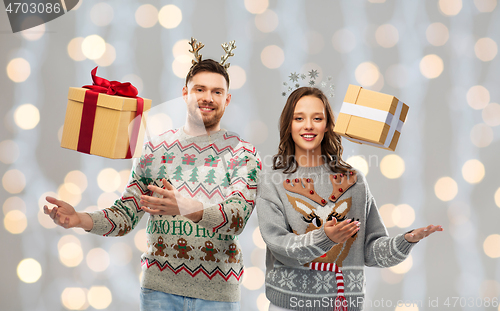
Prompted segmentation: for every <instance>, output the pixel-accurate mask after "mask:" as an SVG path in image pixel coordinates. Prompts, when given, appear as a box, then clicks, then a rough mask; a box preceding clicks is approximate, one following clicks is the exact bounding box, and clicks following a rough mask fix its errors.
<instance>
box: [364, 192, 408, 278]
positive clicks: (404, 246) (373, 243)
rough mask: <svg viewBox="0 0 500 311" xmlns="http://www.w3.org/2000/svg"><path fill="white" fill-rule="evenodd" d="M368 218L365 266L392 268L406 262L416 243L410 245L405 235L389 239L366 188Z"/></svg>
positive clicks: (373, 200)
mask: <svg viewBox="0 0 500 311" xmlns="http://www.w3.org/2000/svg"><path fill="white" fill-rule="evenodd" d="M366 189H367V190H366V191H367V192H366V194H367V200H366V202H367V211H366V212H367V216H366V238H365V265H367V266H369V267H381V268H383V267H392V266H395V265H397V264H399V263H400V262H402V261H404V260H405V259H406V258H407V257H408V255H409V254H410V251H411V249H412V248H413V247H414V246H415V244H416V243H410V242H408V241H407V240H406V239H405V238H404V234H398V235H396V236H395V237H392V238H391V237H389V236H388V233H387V229H386V227H385V225H384V223H383V222H382V217H381V216H380V214H379V212H378V209H377V205H376V203H375V199H374V198H373V196H372V195H371V193H370V190H369V189H368V187H366Z"/></svg>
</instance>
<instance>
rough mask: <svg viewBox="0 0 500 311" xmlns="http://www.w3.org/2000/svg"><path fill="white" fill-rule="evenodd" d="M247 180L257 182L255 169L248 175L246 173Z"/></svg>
mask: <svg viewBox="0 0 500 311" xmlns="http://www.w3.org/2000/svg"><path fill="white" fill-rule="evenodd" d="M247 178H248V179H250V180H253V181H256V180H257V170H256V169H255V168H254V169H252V170H251V171H250V173H248V176H247Z"/></svg>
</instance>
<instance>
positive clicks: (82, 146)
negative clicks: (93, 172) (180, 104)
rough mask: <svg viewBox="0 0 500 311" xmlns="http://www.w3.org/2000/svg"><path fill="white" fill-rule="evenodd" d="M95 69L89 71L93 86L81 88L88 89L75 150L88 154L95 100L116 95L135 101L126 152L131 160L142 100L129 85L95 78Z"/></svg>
mask: <svg viewBox="0 0 500 311" xmlns="http://www.w3.org/2000/svg"><path fill="white" fill-rule="evenodd" d="M96 73H97V67H95V68H94V69H93V70H92V71H91V75H92V80H93V81H94V84H93V85H84V86H83V88H86V89H88V90H87V91H86V92H85V98H84V100H83V111H82V120H81V122H80V133H79V136H78V147H77V150H78V151H80V152H83V153H88V154H90V146H91V144H92V135H93V133H94V121H95V114H96V110H97V100H98V99H99V94H100V93H103V94H108V95H118V96H124V97H131V98H136V99H137V110H136V114H135V118H134V120H133V121H132V122H133V123H132V134H131V137H130V147H129V148H128V150H127V155H126V156H125V158H126V159H130V158H132V156H133V155H134V153H135V147H136V145H137V138H138V136H139V129H140V127H141V120H142V113H143V111H144V99H143V98H141V97H137V94H138V92H137V89H136V88H135V87H134V86H133V85H132V84H131V83H130V82H126V83H121V82H118V81H109V80H106V79H104V78H101V77H98V76H96Z"/></svg>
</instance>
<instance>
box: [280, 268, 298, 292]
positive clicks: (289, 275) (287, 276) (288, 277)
mask: <svg viewBox="0 0 500 311" xmlns="http://www.w3.org/2000/svg"><path fill="white" fill-rule="evenodd" d="M296 277H297V274H295V272H294V271H290V272H287V271H286V270H284V271H282V272H281V280H279V282H278V284H279V285H281V287H285V286H286V287H288V289H290V290H291V289H293V288H294V287H297V285H295V283H294V282H293V279H295V278H296Z"/></svg>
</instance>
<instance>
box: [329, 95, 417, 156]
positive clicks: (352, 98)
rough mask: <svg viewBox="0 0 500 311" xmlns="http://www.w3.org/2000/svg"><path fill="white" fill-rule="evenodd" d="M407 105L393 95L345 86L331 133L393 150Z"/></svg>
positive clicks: (406, 112) (404, 118)
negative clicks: (340, 106)
mask: <svg viewBox="0 0 500 311" xmlns="http://www.w3.org/2000/svg"><path fill="white" fill-rule="evenodd" d="M407 114H408V106H407V105H406V104H405V103H403V102H401V101H400V100H398V99H397V98H396V97H394V96H391V95H387V94H383V93H379V92H375V91H370V90H366V89H363V88H362V87H360V86H356V85H349V87H348V89H347V92H346V94H345V97H344V102H343V103H342V108H341V109H340V113H339V115H338V117H337V121H336V123H335V127H334V132H335V133H337V134H339V135H342V136H344V137H346V138H347V139H349V140H350V141H353V142H356V143H360V144H367V145H371V146H375V147H379V148H383V149H388V150H392V151H394V150H396V146H397V144H398V140H399V136H400V135H401V128H402V127H403V124H404V122H405V120H406V115H407Z"/></svg>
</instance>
